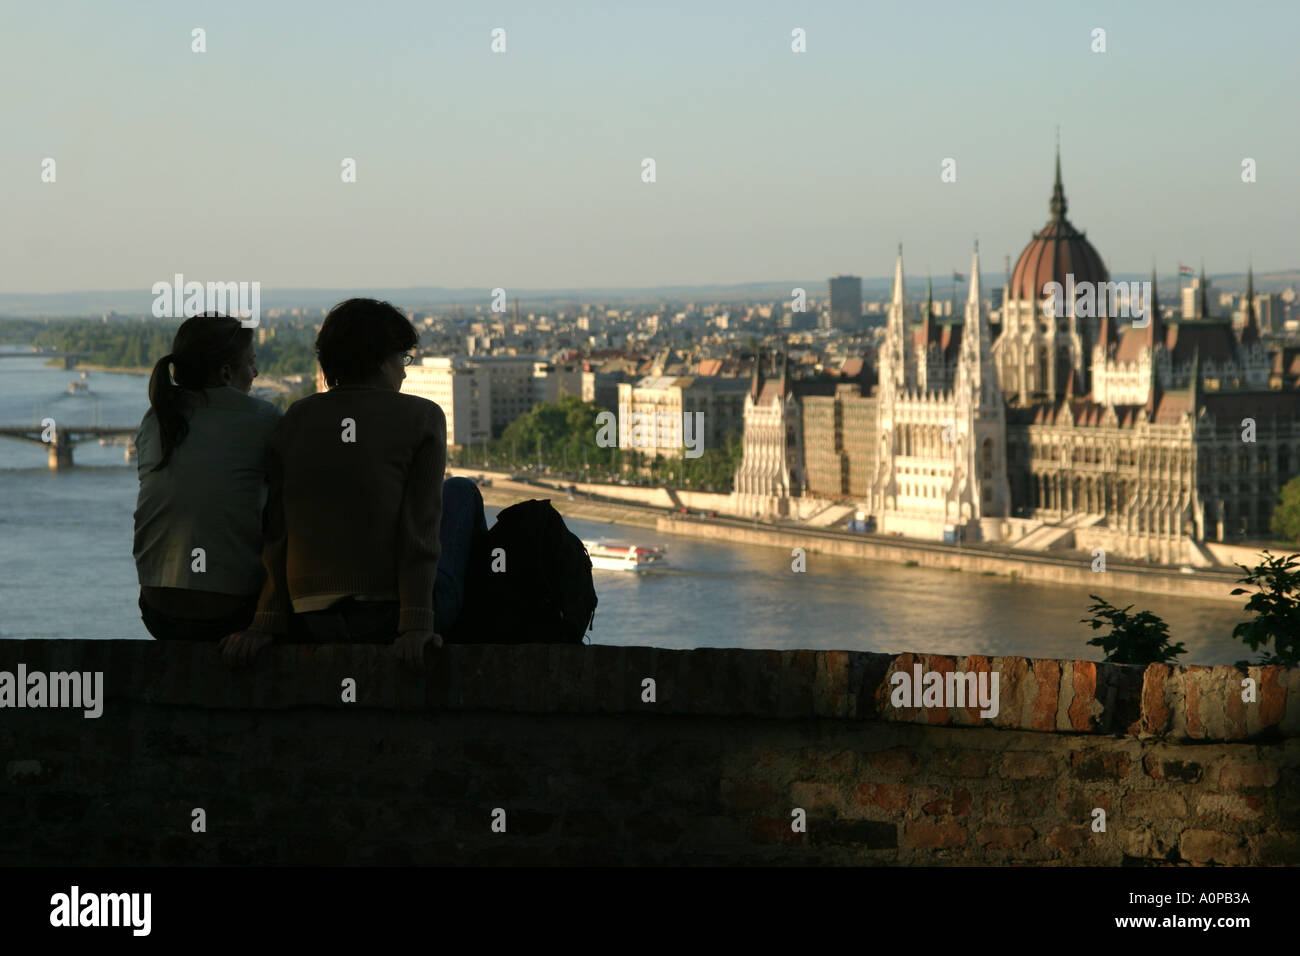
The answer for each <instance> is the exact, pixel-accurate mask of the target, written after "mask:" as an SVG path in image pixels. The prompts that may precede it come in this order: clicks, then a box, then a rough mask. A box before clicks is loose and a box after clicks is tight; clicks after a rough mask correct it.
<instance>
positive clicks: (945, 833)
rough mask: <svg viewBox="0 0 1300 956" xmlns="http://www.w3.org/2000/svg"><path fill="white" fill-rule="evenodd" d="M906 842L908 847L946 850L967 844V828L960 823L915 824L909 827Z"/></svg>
mask: <svg viewBox="0 0 1300 956" xmlns="http://www.w3.org/2000/svg"><path fill="white" fill-rule="evenodd" d="M904 839H905V842H906V844H907V845H908V846H914V847H931V848H946V847H954V846H963V845H964V844H965V843H966V828H965V827H964V826H962V825H961V824H960V823H926V822H920V821H918V822H915V823H909V824H908V825H907V831H906V834H905V838H904Z"/></svg>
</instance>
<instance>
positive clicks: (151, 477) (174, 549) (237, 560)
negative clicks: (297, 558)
mask: <svg viewBox="0 0 1300 956" xmlns="http://www.w3.org/2000/svg"><path fill="white" fill-rule="evenodd" d="M203 393H204V395H206V397H207V403H206V404H205V403H204V401H203V399H201V398H198V397H194V398H192V399H191V405H192V411H191V412H190V413H189V416H188V418H189V432H188V433H187V434H186V436H185V439H184V440H183V441H182V442H181V443H180V444H179V445H178V446H176V448H175V449H173V450H172V455H171V458H170V460H169V461H168V462H167V466H166V467H165V468H163V469H162V470H161V471H154V470H153V467H154V466H155V465H156V464H158V462H159V461H161V460H162V439H161V436H160V434H159V429H158V420H157V418H156V417H155V416H154V413H153V409H150V410H149V411H147V412H145V414H144V419H143V420H142V421H141V422H140V429H139V431H138V432H137V433H136V437H135V447H136V454H137V458H136V468H137V471H138V473H139V476H140V490H139V495H138V497H137V499H136V508H135V540H134V543H133V545H132V553H133V554H134V556H135V566H136V575H137V577H138V578H139V581H140V585H141V586H142V587H159V588H187V589H189V590H193V591H215V592H218V593H222V594H243V595H249V596H252V595H254V594H257V593H258V591H259V589H260V588H261V586H262V560H261V556H262V508H263V505H264V504H265V502H266V482H267V476H268V471H269V461H268V454H267V449H268V446H269V442H270V438H271V432H272V431H273V430H274V428H275V425H276V423H277V422H278V421H279V420H280V410H279V409H278V408H276V407H275V406H274V405H272V404H271V403H270V402H264V401H262V400H261V399H260V398H253V397H251V396H249V395H246V394H244V393H243V392H241V391H239V390H238V389H235V388H230V387H228V386H223V387H221V388H206V389H204V390H203ZM195 549H201V553H200V554H197V555H196V554H195ZM196 568H202V570H196Z"/></svg>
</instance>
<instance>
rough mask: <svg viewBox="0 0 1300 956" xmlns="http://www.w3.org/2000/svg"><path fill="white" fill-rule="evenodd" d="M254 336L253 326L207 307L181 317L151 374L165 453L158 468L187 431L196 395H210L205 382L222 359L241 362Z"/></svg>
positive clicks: (151, 391) (152, 397)
mask: <svg viewBox="0 0 1300 956" xmlns="http://www.w3.org/2000/svg"><path fill="white" fill-rule="evenodd" d="M252 341H253V330H252V329H246V328H244V327H243V326H242V325H240V323H239V320H238V319H231V318H227V317H226V316H224V315H218V314H216V313H206V314H204V315H196V316H193V317H192V318H189V319H186V320H185V321H184V322H182V323H181V327H180V328H179V329H177V330H176V338H175V339H173V340H172V350H171V352H170V353H169V354H167V355H164V356H163V357H162V358H160V359H159V360H158V363H157V364H156V365H155V366H154V367H153V374H152V375H151V376H150V377H149V405H150V407H151V408H153V414H154V418H156V419H157V420H158V434H159V435H160V436H161V439H162V459H161V460H160V461H159V462H158V464H157V465H155V466H154V468H153V470H154V471H158V470H159V469H161V468H163V467H164V466H165V465H166V464H167V462H168V461H170V460H171V456H172V452H173V451H175V450H176V448H177V446H178V445H180V443H181V442H183V441H184V440H185V436H186V434H188V433H189V430H190V423H189V417H188V415H187V412H188V411H189V407H188V406H189V404H190V402H191V401H192V399H193V398H194V397H195V396H198V395H202V396H203V399H204V401H206V400H207V396H206V395H204V394H203V388H204V386H205V385H206V384H207V383H208V382H209V381H211V380H212V379H213V378H214V377H215V376H216V374H217V373H218V372H219V371H220V370H221V367H222V366H223V365H237V364H239V360H240V359H241V358H243V355H244V352H245V351H247V349H248V346H249V345H251V344H252Z"/></svg>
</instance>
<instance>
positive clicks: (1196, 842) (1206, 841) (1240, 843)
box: [1178, 830, 1250, 865]
mask: <svg viewBox="0 0 1300 956" xmlns="http://www.w3.org/2000/svg"><path fill="white" fill-rule="evenodd" d="M1178 852H1179V854H1180V855H1181V856H1182V858H1183V859H1184V860H1187V861H1188V862H1189V863H1222V864H1228V865H1242V864H1245V863H1249V862H1250V854H1249V851H1248V850H1247V847H1246V842H1245V840H1243V839H1242V838H1241V837H1238V836H1233V835H1230V834H1227V833H1219V832H1217V831H1215V830H1186V831H1184V832H1183V835H1182V837H1181V838H1180V839H1179V841H1178Z"/></svg>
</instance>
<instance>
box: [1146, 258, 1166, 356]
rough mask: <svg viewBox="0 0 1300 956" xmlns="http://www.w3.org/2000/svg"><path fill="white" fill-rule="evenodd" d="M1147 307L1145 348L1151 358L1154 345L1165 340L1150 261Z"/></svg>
mask: <svg viewBox="0 0 1300 956" xmlns="http://www.w3.org/2000/svg"><path fill="white" fill-rule="evenodd" d="M1146 307H1147V320H1148V321H1147V348H1149V349H1151V352H1152V358H1154V357H1155V347H1156V346H1157V345H1159V344H1161V343H1162V342H1164V340H1165V330H1164V325H1163V324H1162V323H1161V321H1160V296H1159V295H1158V294H1157V293H1156V264H1155V263H1154V262H1153V263H1151V295H1150V298H1149V301H1148V302H1147V304H1146ZM1154 369H1155V364H1154V362H1153V363H1152V374H1153V375H1154V374H1155V371H1154Z"/></svg>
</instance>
